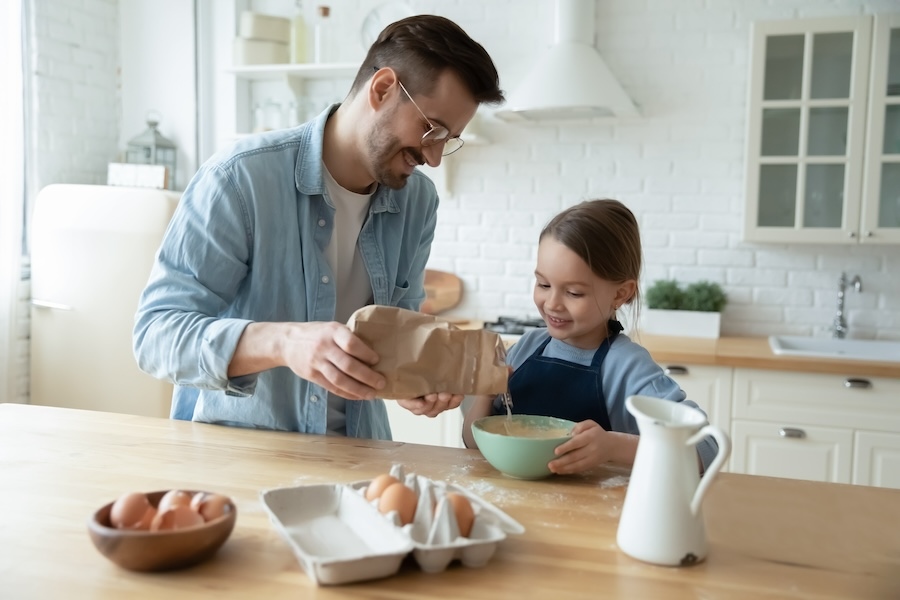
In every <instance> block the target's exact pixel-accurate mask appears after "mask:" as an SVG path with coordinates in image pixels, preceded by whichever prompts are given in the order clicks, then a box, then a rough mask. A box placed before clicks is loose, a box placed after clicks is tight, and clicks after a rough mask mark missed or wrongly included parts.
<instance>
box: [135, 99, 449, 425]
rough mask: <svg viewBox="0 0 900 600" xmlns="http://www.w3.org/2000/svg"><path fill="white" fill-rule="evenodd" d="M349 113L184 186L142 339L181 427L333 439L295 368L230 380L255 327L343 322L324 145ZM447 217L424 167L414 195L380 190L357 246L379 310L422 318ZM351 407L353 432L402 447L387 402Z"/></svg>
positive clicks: (253, 147) (157, 266)
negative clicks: (329, 129)
mask: <svg viewBox="0 0 900 600" xmlns="http://www.w3.org/2000/svg"><path fill="white" fill-rule="evenodd" d="M336 108H337V106H336V105H335V106H331V107H329V108H328V109H327V110H326V111H324V112H323V113H322V114H321V115H319V116H318V117H317V118H316V119H315V120H314V121H310V122H309V123H305V124H303V125H300V126H299V127H296V128H293V129H288V130H281V131H275V132H269V133H266V134H263V135H260V136H254V137H251V138H247V139H245V140H242V141H240V142H238V144H237V145H236V147H235V148H234V149H232V150H231V151H229V152H228V153H223V154H220V155H218V156H215V157H213V158H212V159H210V160H209V161H208V162H207V163H205V164H204V165H203V166H202V167H201V168H200V170H199V172H198V173H197V174H196V175H195V176H194V178H193V179H192V180H191V182H190V184H189V185H188V187H187V189H186V190H185V192H184V195H183V196H182V198H181V202H180V203H179V205H178V208H177V209H176V211H175V215H174V216H173V218H172V221H171V223H170V224H169V227H168V229H167V231H166V234H165V237H164V238H163V241H162V245H161V247H160V249H159V252H158V253H157V257H156V261H155V263H154V265H153V269H152V271H151V273H150V279H149V282H148V284H147V287H146V288H145V289H144V291H143V293H142V294H141V297H140V301H139V305H138V310H137V314H136V315H135V327H134V340H133V341H134V353H135V358H136V359H137V362H138V366H139V367H140V368H141V369H142V370H143V371H145V372H147V373H149V374H150V375H152V376H154V377H157V378H160V379H165V380H167V381H171V382H173V383H175V384H176V385H175V392H174V395H173V398H172V418H175V419H185V420H194V421H203V422H208V423H221V424H227V425H237V426H243V427H258V428H264V429H276V430H285V431H299V432H302V433H317V434H324V433H325V431H326V420H327V409H328V401H327V393H326V390H325V389H324V388H322V387H321V386H318V385H315V384H313V383H310V382H308V381H306V380H304V379H301V378H300V377H298V376H297V375H295V374H294V373H293V372H292V371H291V370H290V369H288V368H286V367H279V368H275V369H271V370H268V371H265V372H262V373H259V374H255V375H246V376H243V377H238V378H234V379H231V380H229V379H228V375H227V372H228V364H229V363H230V362H231V357H232V356H233V354H234V351H235V347H236V345H237V343H238V339H239V338H240V337H241V334H242V333H243V331H244V328H245V327H246V326H247V325H248V324H249V323H251V322H254V321H260V322H264V321H266V322H268V321H271V322H284V321H299V322H309V321H332V320H334V310H335V289H334V277H333V276H332V273H331V269H330V268H329V266H328V263H327V262H326V259H325V254H324V250H325V248H326V246H327V244H328V240H329V239H330V237H331V233H332V228H333V223H334V214H335V209H334V206H333V205H332V203H331V202H330V200H329V199H328V194H327V192H326V189H325V184H324V183H323V178H322V176H323V172H322V169H323V164H322V138H323V135H324V131H325V122H326V120H327V118H328V117H329V115H330V114H331V113H332V112H333V111H334V110H335V109H336ZM437 208H438V197H437V192H436V191H435V187H434V184H433V183H432V182H431V180H429V179H428V178H427V177H426V176H425V175H423V174H422V173H420V172H419V171H415V172H414V173H413V174H412V176H411V177H410V178H409V180H408V181H407V184H406V186H405V187H404V188H403V189H401V190H392V189H389V188H387V187H385V186H381V185H380V186H378V189H377V191H376V192H375V194H374V195H373V196H372V199H371V202H370V207H369V214H368V216H367V218H366V221H365V223H364V225H363V227H362V230H361V231H360V234H359V242H358V243H359V248H360V251H361V254H362V258H363V261H364V263H365V265H366V270H367V271H368V273H369V277H370V279H371V283H372V291H373V297H374V302H375V304H383V305H390V306H400V307H402V308H408V309H411V310H418V308H419V305H420V304H421V303H422V301H423V300H424V299H425V290H424V286H423V282H424V276H425V265H426V263H427V261H428V255H429V252H430V250H431V242H432V240H433V238H434V228H435V223H436V218H437ZM123 393H127V390H123ZM346 411H347V414H346V417H347V435H348V436H350V437H365V438H376V439H390V436H391V432H390V424H389V423H388V418H387V412H386V411H385V408H384V403H383V402H382V401H381V400H375V401H348V402H347V403H346Z"/></svg>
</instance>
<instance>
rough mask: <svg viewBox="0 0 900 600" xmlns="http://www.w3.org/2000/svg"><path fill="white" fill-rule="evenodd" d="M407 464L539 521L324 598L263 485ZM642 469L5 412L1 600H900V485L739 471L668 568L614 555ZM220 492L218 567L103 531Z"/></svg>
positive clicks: (362, 475)
mask: <svg viewBox="0 0 900 600" xmlns="http://www.w3.org/2000/svg"><path fill="white" fill-rule="evenodd" d="M393 463H402V464H404V465H405V467H406V468H407V469H408V470H409V471H414V472H417V473H420V474H423V475H426V476H428V477H431V478H433V479H443V480H446V481H451V482H454V483H458V484H460V485H463V486H466V487H467V488H468V489H470V490H472V491H473V492H475V493H477V494H480V495H481V496H482V497H484V498H485V499H487V500H488V501H490V502H493V503H494V504H496V505H498V506H500V507H501V508H502V509H504V510H505V511H506V512H508V513H509V514H510V515H511V516H512V517H513V518H515V519H517V520H518V521H519V522H521V523H522V524H523V525H524V526H525V529H526V531H525V533H524V534H523V535H521V536H510V537H509V538H507V539H506V540H505V541H504V542H502V543H501V544H500V546H499V548H498V550H497V554H496V555H495V556H494V557H493V559H492V560H491V562H490V563H489V564H488V565H487V566H486V567H484V568H480V569H472V568H467V567H463V566H461V565H459V564H458V563H454V564H453V565H451V566H450V567H449V568H448V570H446V571H444V572H443V573H439V574H426V573H422V572H421V571H419V570H418V568H417V567H416V566H415V565H414V564H406V563H404V566H403V567H402V568H401V570H400V572H399V573H398V574H397V575H395V576H393V577H390V578H387V579H382V580H377V581H368V582H363V583H357V584H352V585H347V586H335V587H317V586H316V585H315V584H313V583H312V582H311V581H310V580H309V579H308V578H307V577H306V575H305V574H304V573H303V571H302V570H301V568H300V566H299V564H298V563H297V561H296V559H295V558H294V556H293V554H292V553H291V551H290V549H289V547H288V545H287V544H286V543H285V542H284V541H283V540H282V539H281V537H279V536H278V534H277V533H276V531H275V530H274V529H273V527H272V526H271V525H270V523H269V521H268V518H267V516H266V513H265V512H264V510H263V507H262V505H261V503H260V501H259V492H260V491H261V490H264V489H270V488H276V487H283V486H294V485H306V484H312V483H331V482H350V481H358V480H363V479H369V478H371V477H373V476H375V475H377V474H379V473H383V472H386V471H387V470H388V469H389V468H390V467H391V465H392V464H393ZM627 475H628V472H627V471H624V470H617V469H612V468H610V469H600V470H598V471H596V472H594V473H591V474H589V475H584V476H577V477H554V478H551V479H547V480H543V481H530V482H529V481H518V480H513V479H508V478H505V477H503V476H502V475H499V474H498V473H497V472H496V471H495V470H494V469H493V468H492V467H491V466H490V465H488V464H487V463H486V462H485V461H484V459H483V458H482V457H481V455H480V453H479V452H478V451H475V450H458V449H453V448H442V447H437V446H419V445H413V444H401V443H395V442H378V441H367V440H353V439H346V438H335V437H324V436H309V435H299V434H292V433H274V432H266V431H255V430H244V429H235V428H228V427H221V426H216V425H206V424H198V423H188V422H181V421H171V420H167V419H154V418H149V417H135V416H128V415H118V414H110V413H100V412H90V411H78V410H71V409H62V408H51V407H43V406H27V405H15V404H0V597H2V598H15V599H17V600H18V599H27V598H40V599H45V598H88V597H89V598H116V599H118V598H132V599H143V598H147V599H154V600H156V599H158V598H165V599H166V600H176V599H178V598H188V597H191V598H194V597H206V596H208V597H215V598H217V599H219V598H248V599H251V598H252V599H256V598H266V599H274V598H290V599H291V600H296V599H298V598H317V599H328V598H381V599H393V598H466V599H471V598H484V599H486V600H497V599H498V598H508V597H514V598H532V597H533V598H551V599H560V600H561V599H568V598H581V597H584V598H600V597H606V598H629V599H645V598H651V599H652V598H665V599H667V600H677V599H680V598H701V597H702V598H748V599H750V598H753V599H758V598H774V597H778V598H784V597H790V598H816V599H821V598H897V597H900V536H898V533H897V525H896V524H897V523H900V490H888V489H878V488H867V487H860V486H849V485H839V484H826V483H812V482H803V481H793V480H787V479H772V478H763V477H753V476H747V475H733V474H723V475H721V476H720V479H719V480H717V481H716V482H715V483H714V484H713V486H712V487H711V489H710V492H709V495H708V496H707V499H706V501H705V503H704V512H705V517H706V523H707V528H708V532H709V537H710V545H711V548H710V555H709V557H708V559H707V560H706V561H705V562H703V563H701V564H698V565H695V566H692V567H686V568H667V567H657V566H653V565H648V564H644V563H641V562H639V561H636V560H634V559H632V558H630V557H628V556H626V555H624V554H622V553H621V552H620V551H619V550H618V548H617V547H616V543H615V534H616V528H617V526H618V518H619V514H620V511H621V508H622V502H623V499H624V495H625V490H626V485H627V481H628V478H627ZM168 488H193V489H206V490H214V491H217V492H220V493H223V494H227V495H229V496H231V497H232V498H233V499H234V501H235V503H236V504H237V507H238V518H237V524H236V525H235V529H234V532H233V533H232V535H231V537H230V539H229V540H228V541H227V542H226V544H225V545H224V546H223V547H222V548H221V549H220V550H219V552H218V553H217V554H216V555H215V556H214V557H213V558H212V559H211V560H210V561H208V562H206V563H203V564H201V565H197V566H195V567H193V568H190V569H186V570H183V571H174V572H168V573H158V574H140V573H133V572H129V571H125V570H121V569H119V568H118V567H116V566H115V565H113V564H112V563H110V562H108V561H107V560H106V559H105V558H104V557H103V556H101V555H100V554H99V553H98V552H97V551H96V550H95V549H94V547H93V545H92V544H91V541H90V538H89V536H88V533H87V527H86V521H87V519H88V517H89V515H90V514H91V513H92V512H93V511H94V510H95V509H97V508H98V507H100V506H101V505H103V504H105V503H106V502H109V501H111V500H113V499H115V498H116V497H117V496H118V495H119V494H121V493H122V492H125V491H151V490H157V489H168Z"/></svg>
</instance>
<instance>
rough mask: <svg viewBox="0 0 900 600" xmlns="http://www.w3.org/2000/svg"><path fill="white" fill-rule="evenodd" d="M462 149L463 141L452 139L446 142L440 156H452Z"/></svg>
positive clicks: (456, 138)
mask: <svg viewBox="0 0 900 600" xmlns="http://www.w3.org/2000/svg"><path fill="white" fill-rule="evenodd" d="M462 147H463V141H462V139H461V138H458V137H453V138H450V139H448V140H447V143H446V144H445V145H444V151H443V152H442V153H441V155H442V156H447V155H448V154H453V153H454V152H456V151H457V150H459V149H460V148H462Z"/></svg>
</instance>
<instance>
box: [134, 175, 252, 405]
mask: <svg viewBox="0 0 900 600" xmlns="http://www.w3.org/2000/svg"><path fill="white" fill-rule="evenodd" d="M248 219H249V216H248V211H247V210H246V208H245V207H244V205H243V203H242V201H241V197H240V194H239V193H238V192H237V190H236V188H235V187H234V186H233V185H232V182H230V181H229V180H228V177H227V175H226V174H225V173H224V172H223V171H221V170H220V169H218V168H216V167H215V166H213V167H208V168H204V170H202V171H201V173H200V174H198V176H197V177H195V178H194V180H193V181H192V182H191V184H190V186H189V187H188V189H187V190H185V193H184V195H183V196H182V199H181V201H180V202H179V205H178V208H177V209H176V211H175V214H174V216H173V218H172V221H171V223H170V224H169V227H168V229H167V231H166V234H165V236H164V238H163V241H162V244H161V246H160V249H159V251H158V253H157V256H156V260H155V262H154V264H153V268H152V270H151V273H150V277H149V280H148V283H147V286H146V288H145V289H144V291H143V293H142V294H141V296H140V300H139V302H138V308H137V313H136V314H135V325H134V332H133V344H134V355H135V359H136V360H137V364H138V366H139V368H140V369H141V370H143V371H144V372H146V373H148V374H150V375H152V376H154V377H156V378H158V379H164V380H167V381H170V382H173V383H176V384H179V385H189V386H193V387H197V388H201V389H217V390H228V391H229V392H230V393H234V394H247V393H252V389H253V386H254V384H255V377H252V376H251V377H249V378H248V377H241V378H237V379H235V380H233V381H229V379H228V374H227V373H228V365H229V363H230V362H231V358H232V356H233V355H234V351H235V348H236V347H237V343H238V340H239V339H240V337H241V335H242V334H243V332H244V329H245V328H246V327H247V325H248V324H249V323H250V322H251V321H249V320H247V319H240V318H227V315H225V314H224V312H225V311H226V310H227V308H228V307H229V306H230V305H231V303H232V301H233V300H234V298H235V295H236V294H237V291H238V289H239V286H240V285H241V282H242V281H243V279H244V277H245V276H246V273H247V271H248V267H247V265H248V261H249V256H250V252H251V248H252V244H251V239H250V233H249V232H250V231H252V228H251V227H250V223H248Z"/></svg>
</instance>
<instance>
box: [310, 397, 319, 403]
mask: <svg viewBox="0 0 900 600" xmlns="http://www.w3.org/2000/svg"><path fill="white" fill-rule="evenodd" d="M309 401H310V402H318V401H319V397H318V396H310V397H309Z"/></svg>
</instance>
